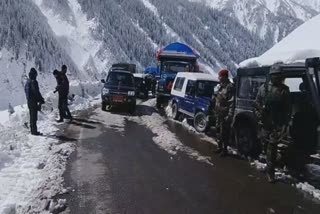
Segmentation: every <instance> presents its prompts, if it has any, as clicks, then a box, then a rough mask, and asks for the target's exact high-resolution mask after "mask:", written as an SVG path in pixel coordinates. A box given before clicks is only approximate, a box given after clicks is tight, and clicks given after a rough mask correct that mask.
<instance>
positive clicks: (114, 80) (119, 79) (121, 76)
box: [107, 72, 134, 86]
mask: <svg viewBox="0 0 320 214" xmlns="http://www.w3.org/2000/svg"><path fill="white" fill-rule="evenodd" d="M107 84H109V85H119V84H121V85H125V86H133V85H134V78H133V75H132V74H129V73H122V72H110V73H109V75H108V78H107Z"/></svg>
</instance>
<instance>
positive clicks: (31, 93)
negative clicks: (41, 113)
mask: <svg viewBox="0 0 320 214" xmlns="http://www.w3.org/2000/svg"><path fill="white" fill-rule="evenodd" d="M25 93H26V97H27V101H28V104H29V105H30V104H34V105H37V104H38V103H44V99H43V97H42V95H41V93H40V91H39V85H38V81H37V80H32V79H28V81H27V83H26V85H25Z"/></svg>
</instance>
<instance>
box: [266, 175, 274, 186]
mask: <svg viewBox="0 0 320 214" xmlns="http://www.w3.org/2000/svg"><path fill="white" fill-rule="evenodd" d="M267 179H268V182H269V183H271V184H274V183H275V181H276V180H275V178H274V174H271V173H267Z"/></svg>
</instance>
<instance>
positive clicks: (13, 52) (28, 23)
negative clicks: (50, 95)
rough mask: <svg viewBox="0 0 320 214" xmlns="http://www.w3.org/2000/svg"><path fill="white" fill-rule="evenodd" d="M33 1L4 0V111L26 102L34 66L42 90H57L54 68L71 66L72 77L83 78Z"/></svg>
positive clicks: (0, 102)
mask: <svg viewBox="0 0 320 214" xmlns="http://www.w3.org/2000/svg"><path fill="white" fill-rule="evenodd" d="M44 20H46V18H45V17H44V16H43V15H42V13H41V12H40V10H39V9H38V7H37V6H36V5H34V4H33V3H32V2H31V1H29V0H7V1H0V26H1V28H0V68H1V69H0V82H1V84H0V97H1V99H0V110H1V109H4V108H7V106H8V104H9V102H10V103H11V104H12V105H18V104H22V103H25V95H24V90H23V88H24V87H23V85H24V82H25V80H26V76H27V73H28V72H29V70H30V68H31V67H33V66H34V67H36V68H37V70H38V71H39V83H40V86H41V90H42V91H43V92H47V91H49V90H53V89H54V84H55V80H54V78H53V76H52V75H51V73H52V71H53V69H55V68H60V67H61V65H62V64H66V65H68V67H69V70H70V72H69V74H70V78H71V79H79V78H81V75H80V73H79V71H78V67H77V66H76V65H75V64H74V63H73V61H72V60H71V58H70V57H69V55H68V54H67V53H66V52H65V51H64V49H62V48H61V46H60V45H58V41H57V39H56V36H55V34H54V33H53V31H52V30H51V28H50V26H49V25H48V24H47V23H46V22H45V21H44Z"/></svg>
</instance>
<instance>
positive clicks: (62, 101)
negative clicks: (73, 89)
mask: <svg viewBox="0 0 320 214" xmlns="http://www.w3.org/2000/svg"><path fill="white" fill-rule="evenodd" d="M66 73H67V66H66V65H63V66H62V69H61V71H58V70H54V71H53V75H54V77H55V78H56V81H57V87H56V90H55V93H56V92H58V94H59V104H58V108H59V115H60V118H59V120H58V121H57V122H63V121H64V119H70V120H72V116H71V113H70V110H69V108H68V94H69V80H68V77H67V75H66ZM37 76H38V72H37V70H36V69H35V68H31V69H30V72H29V78H28V80H27V83H26V84H25V93H26V98H27V104H28V108H29V114H30V131H31V134H32V135H42V133H40V132H39V131H38V129H37V120H38V111H41V105H43V104H44V103H45V101H44V98H43V97H42V95H41V93H40V90H39V84H38V81H37Z"/></svg>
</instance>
